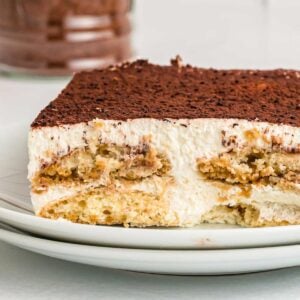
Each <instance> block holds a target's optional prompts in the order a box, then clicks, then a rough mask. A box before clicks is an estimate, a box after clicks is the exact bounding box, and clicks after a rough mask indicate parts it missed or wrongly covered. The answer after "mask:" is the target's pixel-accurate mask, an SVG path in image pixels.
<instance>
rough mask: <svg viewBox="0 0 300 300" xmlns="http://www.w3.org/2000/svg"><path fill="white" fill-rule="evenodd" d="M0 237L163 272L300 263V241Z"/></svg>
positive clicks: (45, 250)
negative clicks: (204, 243)
mask: <svg viewBox="0 0 300 300" xmlns="http://www.w3.org/2000/svg"><path fill="white" fill-rule="evenodd" d="M0 240H2V241H4V242H7V243H10V244H12V245H15V246H17V247H20V248H23V249H26V250H29V251H33V252H36V253H40V254H44V255H47V256H51V257H56V258H60V259H63V260H68V261H73V262H78V263H84V264H89V265H94V266H101V267H107V268H113V269H121V270H130V271H138V272H147V273H160V274H178V275H179V274H185V275H221V274H236V273H248V272H259V271H266V270H273V269H278V268H284V267H292V266H299V265H300V245H292V246H281V247H269V248H252V249H227V250H149V249H148V250H145V249H125V248H108V247H99V246H88V245H79V244H71V243H63V242H57V241H51V240H47V239H41V238H36V237H32V236H30V235H28V234H24V233H21V232H14V231H13V230H11V229H0Z"/></svg>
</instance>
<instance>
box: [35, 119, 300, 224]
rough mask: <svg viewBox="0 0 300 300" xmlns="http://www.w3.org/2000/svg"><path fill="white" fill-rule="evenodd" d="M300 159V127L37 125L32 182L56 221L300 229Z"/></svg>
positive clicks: (147, 122) (201, 122)
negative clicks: (290, 226)
mask: <svg viewBox="0 0 300 300" xmlns="http://www.w3.org/2000/svg"><path fill="white" fill-rule="evenodd" d="M299 154H300V129H299V128H297V127H293V126H288V125H274V124H269V123H266V122H254V121H246V120H238V119H227V120H223V119H212V118H210V119H193V120H190V119H179V120H172V119H168V120H156V119H135V120H129V121H112V120H99V119H96V120H93V121H91V122H88V123H80V124H76V125H61V126H57V127H38V128H32V129H31V132H30V135H29V155H30V164H29V179H30V180H31V183H32V201H33V204H34V207H35V211H36V213H37V214H40V215H42V216H45V217H50V218H67V219H69V220H71V221H76V222H85V223H92V224H95V223H96V224H125V225H130V226H153V225H161V226H193V225H197V224H199V223H201V222H214V221H213V220H217V216H218V214H220V213H221V215H223V219H222V218H221V217H220V219H219V221H218V222H231V223H235V224H241V225H245V226H264V225H282V224H296V223H297V222H298V223H300V218H299V208H300V183H299V172H300V168H299V167H300V166H299ZM95 168H96V169H95ZM136 199H140V200H136ZM136 201H137V202H138V204H137V202H136ZM79 203H81V204H79ZM83 203H84V204H83ZM109 203H111V207H110V209H109V211H110V212H112V211H113V213H111V215H112V216H113V217H112V218H108V216H107V214H108V213H107V212H106V213H104V211H105V210H106V209H107V207H108V205H109ZM161 205H162V206H163V207H164V211H163V210H162V208H161ZM278 207H280V208H278ZM277 208H278V209H277ZM143 209H145V215H147V213H148V212H149V214H148V217H145V215H143V213H142V211H143ZM146 212H147V213H146ZM155 212H157V214H155V215H153V214H154V213H155ZM225 212H226V214H225ZM124 214H125V215H127V217H126V218H124ZM132 216H136V217H135V218H136V219H134V218H133V217H132ZM249 216H250V217H249ZM251 216H252V217H251ZM107 218H108V219H107ZM249 218H250V219H249ZM151 220H152V221H151ZM222 220H223V221H222ZM229 220H232V221H229ZM105 222H106V223H105Z"/></svg>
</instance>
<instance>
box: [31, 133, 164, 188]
mask: <svg viewBox="0 0 300 300" xmlns="http://www.w3.org/2000/svg"><path fill="white" fill-rule="evenodd" d="M169 170H170V163H169V161H168V159H167V158H166V157H165V155H163V154H159V153H157V152H156V151H155V149H153V148H151V147H150V145H149V142H147V140H146V139H145V140H144V141H143V142H142V143H141V144H140V145H138V146H135V147H129V146H117V145H115V144H99V145H97V146H96V148H95V149H93V152H92V150H91V149H89V148H88V147H85V148H84V149H77V150H74V151H72V152H70V153H69V154H68V155H65V156H63V157H60V158H57V159H56V161H55V162H53V163H50V164H48V165H45V166H43V168H42V169H41V170H40V172H38V173H37V174H36V175H35V177H34V178H33V179H32V188H33V189H34V191H35V192H43V191H46V190H47V188H48V186H51V185H56V184H63V185H68V184H72V185H74V184H76V183H78V184H80V183H87V182H92V181H94V180H98V181H99V180H100V181H101V183H102V185H103V184H104V185H109V184H110V183H111V182H113V181H114V180H115V179H122V178H123V179H127V180H142V179H143V178H146V177H150V176H153V175H164V174H166V173H167V172H168V171H169Z"/></svg>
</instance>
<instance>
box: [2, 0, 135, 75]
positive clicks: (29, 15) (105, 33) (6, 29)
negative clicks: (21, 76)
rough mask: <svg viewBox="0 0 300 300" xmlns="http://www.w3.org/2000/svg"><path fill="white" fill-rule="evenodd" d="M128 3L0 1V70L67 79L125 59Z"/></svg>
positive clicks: (117, 0) (100, 0) (123, 0)
mask: <svg viewBox="0 0 300 300" xmlns="http://www.w3.org/2000/svg"><path fill="white" fill-rule="evenodd" d="M130 10H131V0H0V70H1V71H13V72H19V73H26V74H44V75H68V74H71V73H72V72H74V71H79V70H82V69H92V68H101V67H105V66H107V65H110V64H113V63H117V62H121V61H123V60H126V59H128V58H129V57H130V56H131V54H132V52H131V44H130V32H131V24H130V16H129V12H130Z"/></svg>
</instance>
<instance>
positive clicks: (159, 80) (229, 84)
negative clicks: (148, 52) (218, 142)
mask: <svg viewBox="0 0 300 300" xmlns="http://www.w3.org/2000/svg"><path fill="white" fill-rule="evenodd" d="M299 91H300V73H299V71H292V70H270V71H259V70H214V69H201V68H194V67H191V66H189V65H186V66H184V65H182V63H181V61H180V59H179V58H177V59H176V60H174V61H172V65H171V66H158V65H153V64H150V63H148V62H147V61H145V60H138V61H136V62H133V63H125V64H123V65H121V66H119V67H111V68H108V69H105V70H95V71H92V72H82V73H79V74H76V75H75V76H74V78H73V79H72V81H71V82H70V84H69V85H68V86H67V87H66V88H65V89H64V90H63V91H62V93H61V94H60V95H59V96H58V97H57V99H55V100H54V101H52V102H51V103H50V104H49V105H48V106H47V107H46V108H45V109H44V110H43V111H42V112H41V113H40V114H39V116H38V117H37V118H36V120H35V121H34V122H33V124H32V127H45V126H57V125H63V124H65V125H66V124H76V123H79V122H88V121H91V120H93V119H95V118H99V119H103V120H109V119H110V120H127V119H137V118H155V119H160V120H162V119H166V118H171V119H197V118H221V119H229V118H236V119H247V120H259V121H264V122H270V123H277V124H280V123H283V124H287V125H292V126H300V104H299V103H300V93H299ZM124 108H126V109H124Z"/></svg>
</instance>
